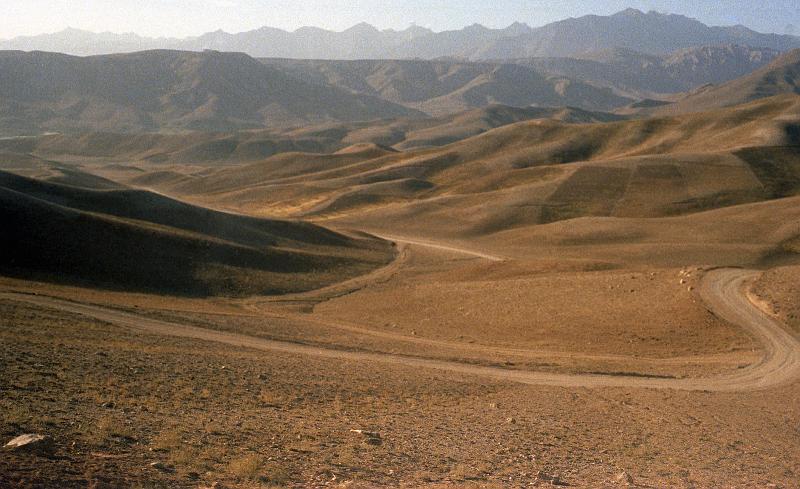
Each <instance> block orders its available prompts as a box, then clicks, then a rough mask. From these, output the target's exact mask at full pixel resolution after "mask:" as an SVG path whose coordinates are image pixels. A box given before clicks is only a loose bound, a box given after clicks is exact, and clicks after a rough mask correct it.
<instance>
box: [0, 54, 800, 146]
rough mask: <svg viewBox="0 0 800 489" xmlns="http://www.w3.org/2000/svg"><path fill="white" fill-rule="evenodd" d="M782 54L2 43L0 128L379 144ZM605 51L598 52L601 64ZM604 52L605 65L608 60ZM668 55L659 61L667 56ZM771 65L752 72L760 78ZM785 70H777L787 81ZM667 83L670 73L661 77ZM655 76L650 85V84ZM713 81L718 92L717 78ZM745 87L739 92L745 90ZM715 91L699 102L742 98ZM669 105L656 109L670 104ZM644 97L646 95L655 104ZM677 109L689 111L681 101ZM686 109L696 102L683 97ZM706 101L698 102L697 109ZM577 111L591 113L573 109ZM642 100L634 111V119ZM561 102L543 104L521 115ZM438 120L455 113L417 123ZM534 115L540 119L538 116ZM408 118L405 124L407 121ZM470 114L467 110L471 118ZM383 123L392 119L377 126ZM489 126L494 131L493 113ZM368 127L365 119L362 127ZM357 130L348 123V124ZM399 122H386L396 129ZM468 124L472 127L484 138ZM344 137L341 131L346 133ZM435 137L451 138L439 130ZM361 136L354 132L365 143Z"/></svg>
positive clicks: (628, 97) (613, 102)
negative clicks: (325, 128)
mask: <svg viewBox="0 0 800 489" xmlns="http://www.w3.org/2000/svg"><path fill="white" fill-rule="evenodd" d="M777 55H778V53H777V52H775V51H772V50H759V49H751V48H744V47H731V46H729V47H719V48H697V49H692V50H685V51H681V52H679V53H676V54H674V55H672V56H669V57H665V58H656V57H652V56H646V55H641V54H637V53H631V52H629V51H622V50H615V51H613V52H606V53H596V54H593V55H591V56H592V57H593V59H590V60H586V59H567V58H558V59H556V58H549V59H535V60H527V61H526V60H520V61H518V62H516V63H501V62H494V63H490V62H462V61H449V60H437V61H422V60H418V61H413V60H407V61H403V60H395V61H392V60H388V61H306V60H274V59H268V60H261V61H259V60H256V59H254V58H251V57H249V56H247V55H245V54H241V53H221V52H214V51H209V52H202V53H197V52H186V51H163V50H161V51H146V52H141V53H132V54H118V55H107V56H93V57H83V58H81V57H73V56H68V55H63V54H56V53H43V52H33V53H23V52H19V51H5V52H0V129H1V130H2V131H3V133H4V135H5V136H15V135H35V134H40V133H43V132H65V133H79V132H93V131H105V132H128V133H129V132H141V131H146V132H158V131H171V132H175V131H187V130H195V131H198V130H199V131H235V130H242V129H264V128H271V129H280V130H281V131H285V130H286V129H287V128H291V127H298V126H308V125H313V126H318V125H319V124H342V123H344V124H348V123H354V122H359V121H361V122H364V121H373V122H372V123H371V124H370V125H371V126H373V128H374V131H375V132H374V134H378V133H379V132H380V130H378V129H377V128H378V127H382V128H383V129H382V130H383V131H384V132H383V134H384V136H381V137H370V138H369V139H368V141H369V142H377V143H380V144H392V145H393V144H398V143H400V142H402V141H403V140H405V139H407V137H406V134H407V133H409V132H414V131H417V130H418V129H422V128H426V127H427V128H430V127H432V126H439V125H441V124H446V123H448V120H447V119H448V118H449V117H450V116H452V115H453V114H457V113H460V112H464V111H471V110H476V109H477V110H480V109H484V108H486V107H489V106H493V105H498V104H499V105H505V106H510V107H519V108H527V107H531V106H533V107H539V108H550V107H573V108H574V110H572V112H571V114H570V115H566V116H564V117H565V118H566V119H568V120H613V118H614V116H612V115H610V114H605V115H602V114H597V112H610V111H614V110H622V109H623V108H624V107H627V106H636V104H637V103H638V101H639V100H640V99H644V98H647V97H650V96H652V95H653V90H654V89H662V90H666V89H677V88H680V87H691V88H694V87H695V86H696V85H697V84H698V83H699V82H701V81H706V80H715V81H716V80H721V81H724V80H726V79H729V78H733V77H734V75H739V74H749V73H750V72H751V71H753V70H754V69H756V68H758V67H760V66H763V65H764V64H765V63H767V62H768V61H769V60H772V59H773V58H774V57H775V56H777ZM597 60H600V61H597ZM603 60H605V61H603ZM659 60H660V61H659ZM773 63H774V64H773V65H770V66H775V67H780V70H782V71H780V73H777V72H775V73H771V74H770V73H767V72H768V71H770V70H772V69H773V68H768V67H764V68H762V70H766V71H765V72H764V73H763V74H762V75H760V76H762V77H766V78H767V79H775V80H776V81H775V83H772V84H769V85H770V88H769V89H767V88H765V87H766V85H765V86H762V87H761V88H754V89H753V92H752V93H751V95H750V96H749V97H748V98H746V99H743V100H742V101H748V100H753V99H754V98H759V97H763V96H770V95H777V94H781V93H793V92H795V89H796V83H797V82H796V79H797V64H798V63H797V60H796V53H788V54H786V55H784V56H783V57H781V58H779V59H775V60H774V61H773ZM757 73H761V72H760V71H755V72H754V75H753V76H759V75H756V74H757ZM776 77H777V78H776ZM656 80H661V82H660V84H659V83H657V82H656ZM651 82H652V83H651ZM706 90H707V88H706ZM735 92H737V93H740V92H741V91H740V90H735ZM721 100H723V99H721V98H713V99H712V100H711V101H710V102H708V103H704V104H703V105H702V108H712V107H715V106H724V105H732V103H727V102H725V103H722V102H720V101H721ZM664 103H666V102H659V103H658V104H656V105H664ZM645 105H646V104H645ZM676 107H681V106H680V105H678V104H676ZM682 107H683V109H680V111H683V112H686V111H691V110H693V109H694V108H695V107H694V106H693V105H692V104H684V105H683V106H682ZM699 107H700V106H698V108H699ZM576 111H578V112H580V111H590V112H593V113H594V114H588V115H587V114H583V115H580V114H578V115H576V114H577V112H576ZM639 112H642V111H641V110H640V109H639V108H636V109H633V110H632V111H631V110H629V111H623V113H625V114H627V115H630V114H632V113H639ZM544 113H549V114H557V113H559V111H558V110H550V109H547V110H545V111H542V110H539V111H538V112H537V111H533V112H531V113H530V114H526V115H523V116H522V117H523V118H530V117H534V118H536V117H540V116H541V115H542V114H544ZM430 116H433V117H438V118H444V119H442V120H439V121H436V120H434V121H431V122H429V123H411V122H410V121H413V120H425V119H427V118H429V117H430ZM529 116H530V117H529ZM398 118H400V119H403V120H404V121H405V122H398ZM468 118H469V116H468ZM377 120H381V121H382V122H380V123H378V122H374V121H377ZM484 126H485V127H486V128H491V127H496V123H495V122H492V121H491V120H489V121H488V122H487V123H486V124H484ZM363 128H364V127H362V129H363ZM341 130H343V131H344V132H345V133H349V132H350V131H351V130H352V127H351V128H342V129H341ZM387 131H388V132H387ZM470 131H471V130H469V129H467V130H466V131H465V132H464V131H462V132H464V133H465V134H475V132H470ZM343 137H345V136H340V139H341V138H343ZM428 139H429V140H430V141H431V142H434V143H435V144H438V143H436V141H437V140H438V141H448V140H451V139H448V137H447V136H446V137H445V139H444V140H442V139H441V138H438V137H434V138H428ZM362 141H364V139H363V138H362V137H358V138H356V139H355V140H353V141H352V142H362Z"/></svg>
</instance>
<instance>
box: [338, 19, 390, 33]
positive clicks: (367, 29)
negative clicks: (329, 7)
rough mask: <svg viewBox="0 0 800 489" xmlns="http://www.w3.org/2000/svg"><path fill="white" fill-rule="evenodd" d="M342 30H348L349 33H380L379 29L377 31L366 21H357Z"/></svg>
mask: <svg viewBox="0 0 800 489" xmlns="http://www.w3.org/2000/svg"><path fill="white" fill-rule="evenodd" d="M344 32H349V33H351V34H380V32H381V31H379V30H378V29H377V28H376V27H375V26H374V25H372V24H368V23H367V22H359V23H358V24H356V25H354V26H353V27H351V28H349V29H347V30H346V31H344Z"/></svg>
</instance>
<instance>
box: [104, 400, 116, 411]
mask: <svg viewBox="0 0 800 489" xmlns="http://www.w3.org/2000/svg"><path fill="white" fill-rule="evenodd" d="M114 405H115V404H114V402H113V401H108V402H104V403H103V404H101V405H100V406H101V407H104V408H106V409H113V408H114Z"/></svg>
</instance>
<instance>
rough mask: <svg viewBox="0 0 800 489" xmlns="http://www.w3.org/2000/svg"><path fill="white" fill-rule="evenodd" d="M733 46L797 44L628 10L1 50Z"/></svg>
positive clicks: (574, 51)
mask: <svg viewBox="0 0 800 489" xmlns="http://www.w3.org/2000/svg"><path fill="white" fill-rule="evenodd" d="M720 44H738V45H744V46H751V47H758V48H769V49H774V50H778V51H786V50H789V49H794V48H800V38H798V37H796V36H789V35H777V34H762V33H758V32H755V31H753V30H751V29H748V28H746V27H744V26H731V27H709V26H707V25H705V24H703V23H701V22H699V21H697V20H694V19H690V18H688V17H685V16H682V15H667V14H660V13H657V12H649V13H643V12H641V11H638V10H635V9H628V10H625V11H622V12H619V13H617V14H615V15H611V16H596V15H587V16H584V17H580V18H570V19H566V20H563V21H559V22H554V23H552V24H548V25H545V26H542V27H537V28H532V27H530V26H528V25H526V24H522V23H515V24H512V25H511V26H509V27H507V28H504V29H489V28H486V27H484V26H481V25H478V24H476V25H472V26H469V27H466V28H464V29H462V30H458V31H445V32H438V33H437V32H433V31H431V30H428V29H425V28H422V27H418V26H412V27H410V28H408V29H406V30H404V31H394V30H386V31H379V30H378V29H376V28H375V27H373V26H371V25H369V24H363V23H362V24H359V25H356V26H353V27H352V28H350V29H347V30H346V31H343V32H332V31H327V30H324V29H319V28H315V27H303V28H300V29H298V30H296V31H294V32H287V31H284V30H280V29H275V28H271V27H263V28H260V29H257V30H253V31H249V32H242V33H237V34H230V33H227V32H223V31H217V32H210V33H207V34H203V35H201V36H198V37H194V38H186V39H174V38H159V39H154V38H146V37H141V36H137V35H135V34H112V33H101V34H95V33H91V32H86V31H80V30H76V29H67V30H65V31H62V32H58V33H54V34H44V35H39V36H30V37H18V38H14V39H11V40H6V41H0V49H6V50H23V51H32V50H40V51H53V52H62V53H66V54H74V55H96V54H110V53H120V52H133V51H142V50H149V49H178V50H192V51H200V50H204V49H213V50H219V51H236V52H244V53H247V54H249V55H250V56H253V57H262V58H295V59H408V58H422V59H433V58H438V57H443V56H447V57H458V58H463V59H469V60H488V59H517V58H528V57H564V56H575V55H580V54H582V53H587V52H594V51H601V50H605V49H609V48H615V47H616V48H626V49H633V50H636V51H640V52H643V53H647V54H656V55H664V54H667V53H671V52H673V51H676V50H679V49H686V48H691V47H697V46H706V45H720Z"/></svg>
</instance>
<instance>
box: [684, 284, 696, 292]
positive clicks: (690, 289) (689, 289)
mask: <svg viewBox="0 0 800 489" xmlns="http://www.w3.org/2000/svg"><path fill="white" fill-rule="evenodd" d="M686 290H688V291H689V292H691V291H693V290H694V287H692V286H691V285H690V286H689V287H687V288H686Z"/></svg>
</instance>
